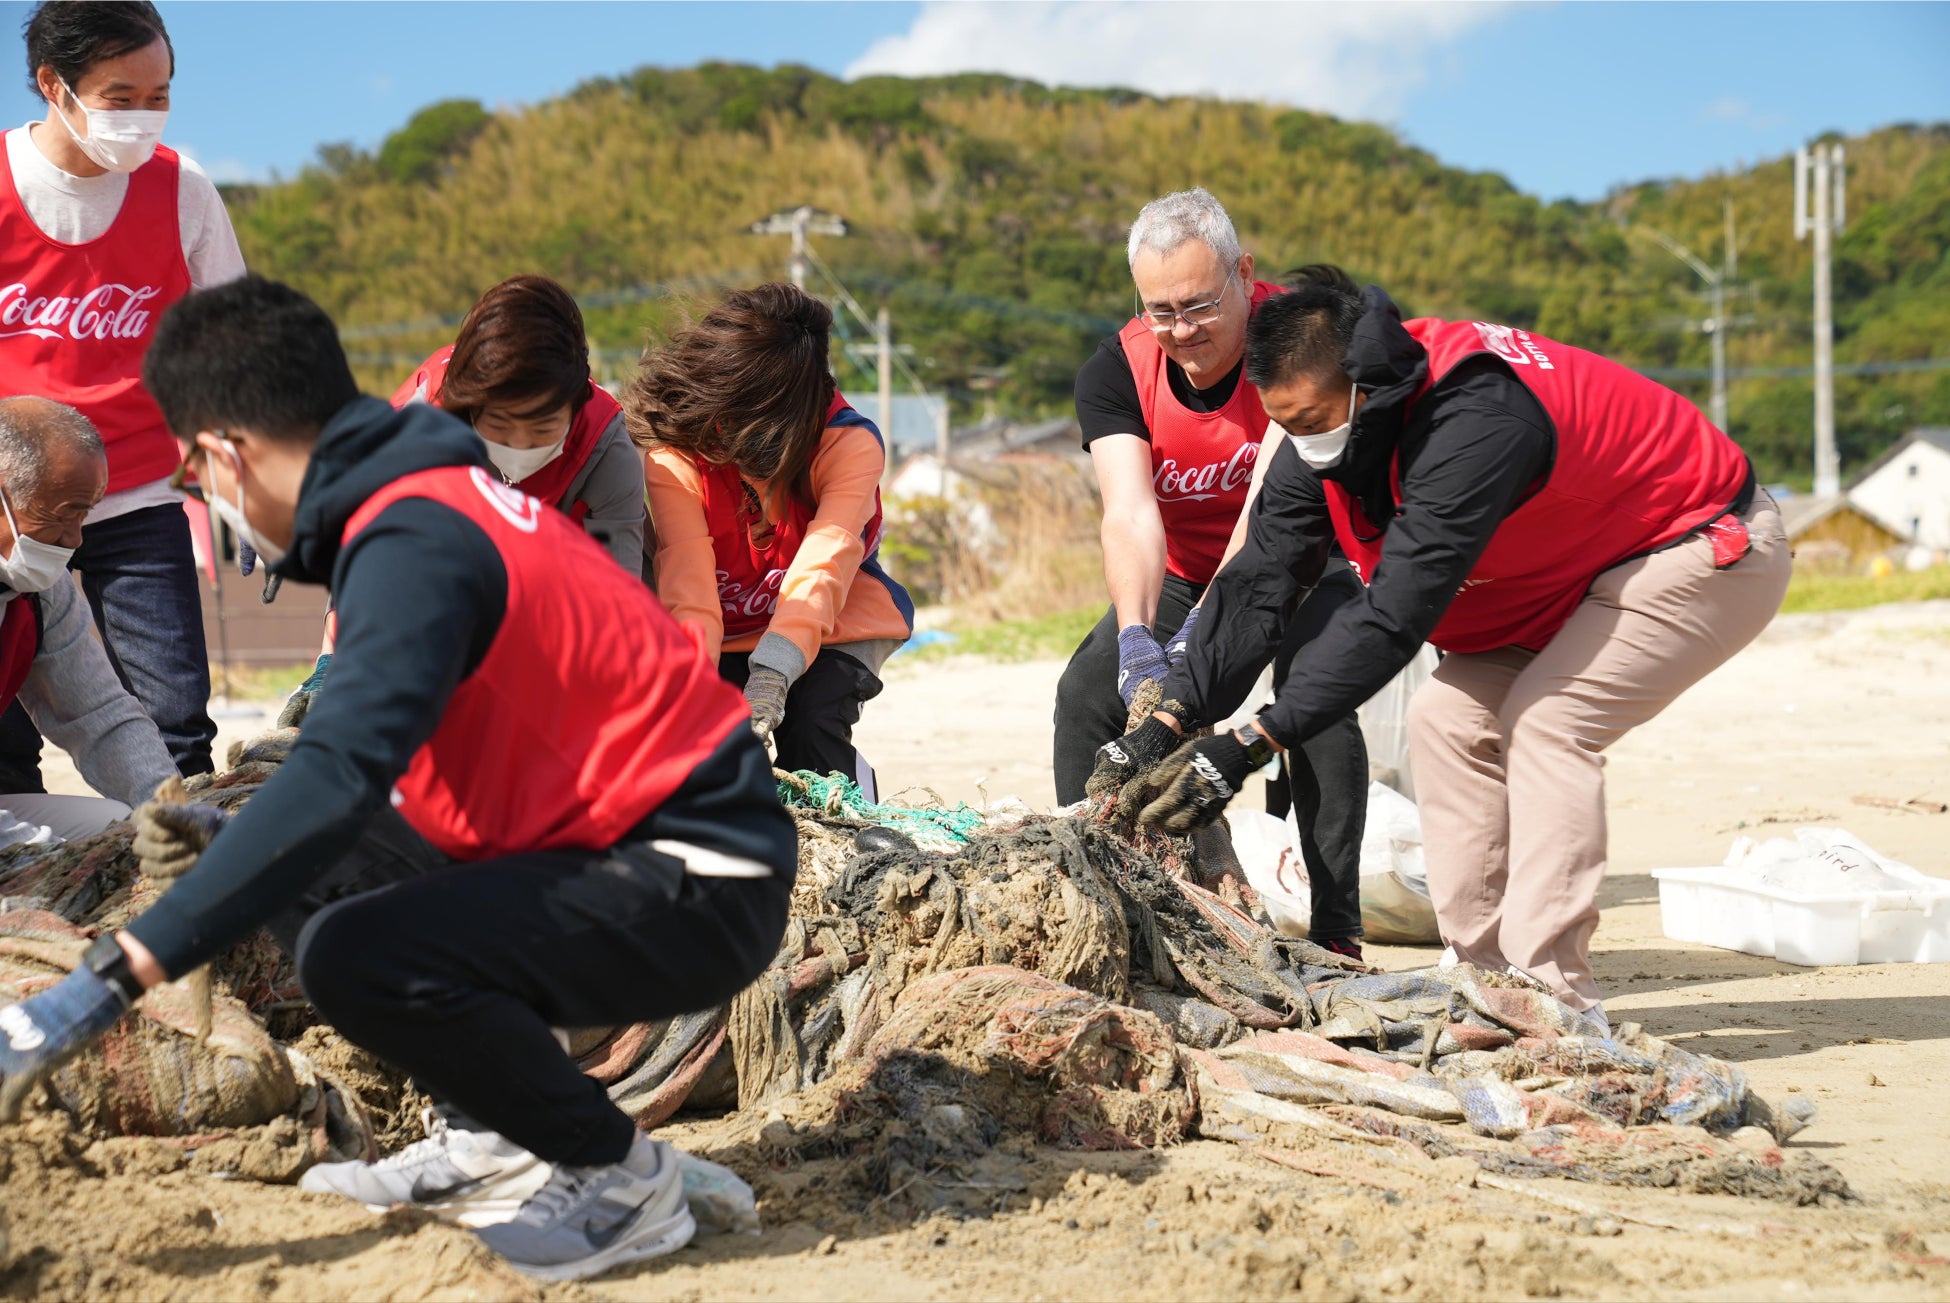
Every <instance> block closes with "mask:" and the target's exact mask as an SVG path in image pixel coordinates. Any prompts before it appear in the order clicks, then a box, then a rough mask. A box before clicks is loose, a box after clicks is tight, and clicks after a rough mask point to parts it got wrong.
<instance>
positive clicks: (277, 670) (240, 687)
mask: <svg viewBox="0 0 1950 1303" xmlns="http://www.w3.org/2000/svg"><path fill="white" fill-rule="evenodd" d="M310 676H311V665H310V664H309V663H306V664H302V665H235V664H233V665H232V666H231V667H230V695H231V697H232V698H233V699H234V700H237V701H283V700H284V699H285V698H286V697H288V696H290V695H291V694H292V693H293V692H295V691H297V688H298V685H299V684H300V683H303V682H304V681H305V680H306V679H307V678H309V677H310ZM210 693H211V695H212V696H213V697H218V698H221V697H222V696H223V667H222V666H220V665H217V664H215V663H212V664H211V666H210Z"/></svg>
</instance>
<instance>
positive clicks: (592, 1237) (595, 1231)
mask: <svg viewBox="0 0 1950 1303" xmlns="http://www.w3.org/2000/svg"><path fill="white" fill-rule="evenodd" d="M642 1211H643V1205H642V1204H638V1205H636V1206H635V1207H633V1208H630V1209H628V1210H626V1211H625V1212H624V1213H623V1215H622V1216H621V1217H618V1218H617V1219H616V1220H615V1221H613V1222H611V1223H610V1224H609V1225H607V1226H595V1225H584V1227H583V1228H582V1236H583V1238H584V1239H586V1240H588V1241H589V1247H591V1248H593V1249H607V1248H608V1247H609V1246H610V1245H612V1244H614V1243H616V1240H617V1237H618V1236H620V1235H622V1233H623V1232H624V1231H625V1230H627V1229H628V1228H629V1226H630V1224H631V1223H632V1222H634V1221H635V1220H636V1219H637V1214H639V1213H641V1212H642Z"/></svg>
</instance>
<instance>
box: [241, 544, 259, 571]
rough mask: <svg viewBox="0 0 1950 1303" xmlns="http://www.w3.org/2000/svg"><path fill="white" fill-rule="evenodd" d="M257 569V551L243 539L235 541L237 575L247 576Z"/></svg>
mask: <svg viewBox="0 0 1950 1303" xmlns="http://www.w3.org/2000/svg"><path fill="white" fill-rule="evenodd" d="M255 569H257V549H256V548H254V547H252V546H251V545H250V544H249V543H246V542H245V541H244V540H243V539H241V538H240V539H238V540H237V573H238V574H240V575H248V574H249V573H250V572H251V571H253V570H255Z"/></svg>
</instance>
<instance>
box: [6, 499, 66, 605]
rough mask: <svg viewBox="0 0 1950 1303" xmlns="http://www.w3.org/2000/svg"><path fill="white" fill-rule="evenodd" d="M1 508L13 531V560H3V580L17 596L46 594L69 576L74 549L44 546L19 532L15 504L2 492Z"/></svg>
mask: <svg viewBox="0 0 1950 1303" xmlns="http://www.w3.org/2000/svg"><path fill="white" fill-rule="evenodd" d="M0 509H4V510H5V511H6V513H7V528H9V529H11V530H12V531H13V532H14V553H13V555H12V556H10V557H0V580H5V581H6V584H7V587H9V588H11V589H13V590H14V591H15V592H16V593H44V592H46V591H47V590H48V589H50V588H52V587H54V585H56V584H58V583H60V582H61V581H62V580H63V579H66V578H67V577H68V559H69V558H70V557H72V556H74V549H73V548H71V547H56V546H54V544H52V543H43V542H41V541H40V540H39V539H37V538H29V537H27V535H25V534H23V533H21V532H20V525H19V523H18V522H16V521H15V520H14V508H13V504H12V503H10V502H8V501H7V495H6V493H5V492H0Z"/></svg>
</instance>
